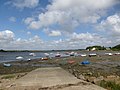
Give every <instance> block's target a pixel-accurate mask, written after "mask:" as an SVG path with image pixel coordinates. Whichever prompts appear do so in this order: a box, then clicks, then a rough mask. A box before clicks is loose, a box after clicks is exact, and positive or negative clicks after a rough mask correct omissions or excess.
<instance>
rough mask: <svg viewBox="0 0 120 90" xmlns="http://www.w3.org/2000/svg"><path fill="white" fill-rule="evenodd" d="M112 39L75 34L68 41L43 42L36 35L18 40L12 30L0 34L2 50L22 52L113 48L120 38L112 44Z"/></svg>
mask: <svg viewBox="0 0 120 90" xmlns="http://www.w3.org/2000/svg"><path fill="white" fill-rule="evenodd" d="M112 41H113V40H112V39H111V38H106V37H102V36H101V35H98V34H96V33H79V34H77V33H73V34H71V36H69V37H67V38H66V39H59V40H51V41H46V40H42V39H41V38H40V36H37V35H35V36H34V37H31V38H29V39H21V38H16V37H15V34H14V33H13V32H12V31H10V30H5V31H1V32H0V43H1V44H0V47H1V48H2V49H15V50H16V49H20V50H21V49H22V50H32V49H36V50H53V49H79V48H86V47H87V46H91V45H104V46H111V45H116V44H118V43H120V38H117V39H116V40H114V42H112Z"/></svg>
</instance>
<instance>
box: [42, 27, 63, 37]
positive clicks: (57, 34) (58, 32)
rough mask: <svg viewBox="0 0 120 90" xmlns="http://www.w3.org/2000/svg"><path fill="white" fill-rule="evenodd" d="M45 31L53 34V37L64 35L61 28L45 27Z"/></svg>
mask: <svg viewBox="0 0 120 90" xmlns="http://www.w3.org/2000/svg"><path fill="white" fill-rule="evenodd" d="M44 32H45V33H46V34H47V35H48V36H52V37H56V36H61V35H62V33H61V32H60V31H59V30H50V29H48V28H46V29H44Z"/></svg>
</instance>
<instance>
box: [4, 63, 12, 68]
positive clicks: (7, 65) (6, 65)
mask: <svg viewBox="0 0 120 90" xmlns="http://www.w3.org/2000/svg"><path fill="white" fill-rule="evenodd" d="M3 65H4V66H5V67H10V66H11V64H9V63H8V64H6V63H4V64H3Z"/></svg>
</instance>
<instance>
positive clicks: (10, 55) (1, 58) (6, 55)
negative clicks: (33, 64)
mask: <svg viewBox="0 0 120 90" xmlns="http://www.w3.org/2000/svg"><path fill="white" fill-rule="evenodd" d="M30 53H31V52H0V62H8V61H15V60H16V57H18V56H21V57H23V60H28V59H37V58H41V57H44V56H45V55H44V53H41V52H32V53H35V56H30V55H29V54H30Z"/></svg>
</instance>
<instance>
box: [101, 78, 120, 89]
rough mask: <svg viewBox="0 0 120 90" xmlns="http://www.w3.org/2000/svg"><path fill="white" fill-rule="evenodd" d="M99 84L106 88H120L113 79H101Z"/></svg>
mask: <svg viewBox="0 0 120 90" xmlns="http://www.w3.org/2000/svg"><path fill="white" fill-rule="evenodd" d="M100 86H101V87H103V88H106V89H107V90H120V85H119V84H116V83H115V81H108V82H107V81H104V80H103V81H101V82H100Z"/></svg>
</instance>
